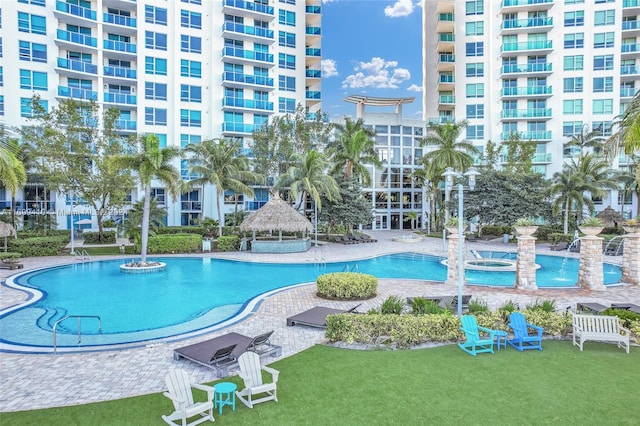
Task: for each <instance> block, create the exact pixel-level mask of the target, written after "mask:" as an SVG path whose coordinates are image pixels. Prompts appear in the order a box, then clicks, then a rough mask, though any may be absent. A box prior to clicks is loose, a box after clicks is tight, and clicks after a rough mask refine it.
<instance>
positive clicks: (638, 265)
mask: <svg viewBox="0 0 640 426" xmlns="http://www.w3.org/2000/svg"><path fill="white" fill-rule="evenodd" d="M622 281H623V282H625V283H629V284H635V285H640V232H634V233H631V234H626V235H624V247H623V252H622Z"/></svg>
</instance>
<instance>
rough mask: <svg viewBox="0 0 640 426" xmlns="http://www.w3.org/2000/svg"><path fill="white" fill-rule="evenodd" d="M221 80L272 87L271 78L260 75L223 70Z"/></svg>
mask: <svg viewBox="0 0 640 426" xmlns="http://www.w3.org/2000/svg"><path fill="white" fill-rule="evenodd" d="M222 81H235V82H237V83H245V84H254V85H256V86H267V87H273V78H270V77H263V76H260V75H250V74H243V73H239V72H231V71H225V72H224V73H223V74H222Z"/></svg>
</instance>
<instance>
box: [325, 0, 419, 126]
mask: <svg viewBox="0 0 640 426" xmlns="http://www.w3.org/2000/svg"><path fill="white" fill-rule="evenodd" d="M427 1H429V0H427ZM421 49H422V8H421V7H420V2H419V1H416V0H323V5H322V57H323V60H322V71H323V80H322V111H323V112H326V113H328V114H329V115H330V117H332V118H333V117H341V116H344V115H350V116H355V112H356V108H355V105H354V104H351V103H348V102H345V101H344V100H343V99H344V98H345V97H347V96H349V95H363V96H378V97H415V101H414V102H413V103H412V104H407V105H404V106H403V115H404V116H405V117H407V118H422V87H421V86H422V52H421ZM368 111H371V112H373V111H380V112H386V111H388V110H387V109H385V108H380V107H369V109H368Z"/></svg>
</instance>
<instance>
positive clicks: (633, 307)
mask: <svg viewBox="0 0 640 426" xmlns="http://www.w3.org/2000/svg"><path fill="white" fill-rule="evenodd" d="M611 307H612V308H616V309H626V310H627V311H631V312H635V313H637V314H640V306H639V305H635V304H633V303H612V304H611Z"/></svg>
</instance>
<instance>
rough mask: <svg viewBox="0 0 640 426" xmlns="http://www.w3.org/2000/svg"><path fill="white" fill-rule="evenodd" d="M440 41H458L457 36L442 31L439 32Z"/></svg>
mask: <svg viewBox="0 0 640 426" xmlns="http://www.w3.org/2000/svg"><path fill="white" fill-rule="evenodd" d="M438 41H443V42H454V41H456V37H455V36H454V35H453V34H450V33H440V34H438Z"/></svg>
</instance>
